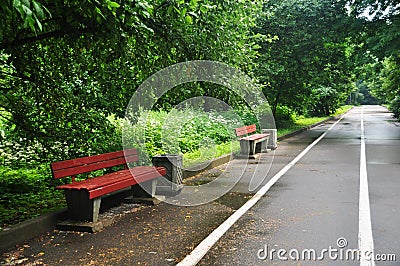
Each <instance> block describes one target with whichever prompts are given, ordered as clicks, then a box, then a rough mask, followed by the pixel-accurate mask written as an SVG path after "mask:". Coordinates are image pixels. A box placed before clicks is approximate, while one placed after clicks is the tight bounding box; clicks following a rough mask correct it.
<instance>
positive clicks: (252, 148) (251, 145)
mask: <svg viewBox="0 0 400 266" xmlns="http://www.w3.org/2000/svg"><path fill="white" fill-rule="evenodd" d="M256 130H257V127H256V125H255V124H253V125H249V126H244V127H239V128H236V129H235V131H236V136H238V137H240V136H244V135H246V136H245V137H241V138H240V139H239V141H240V154H241V155H244V156H250V157H253V156H254V155H255V154H256V152H257V151H260V152H265V151H267V144H268V140H269V136H270V134H259V133H256V134H251V135H249V134H250V133H253V132H255V131H256ZM257 144H258V145H257Z"/></svg>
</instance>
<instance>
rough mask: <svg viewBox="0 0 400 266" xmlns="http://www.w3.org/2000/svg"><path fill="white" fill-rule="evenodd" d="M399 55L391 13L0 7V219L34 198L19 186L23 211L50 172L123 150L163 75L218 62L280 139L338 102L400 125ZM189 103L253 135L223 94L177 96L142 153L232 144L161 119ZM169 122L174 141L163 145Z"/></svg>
mask: <svg viewBox="0 0 400 266" xmlns="http://www.w3.org/2000/svg"><path fill="white" fill-rule="evenodd" d="M399 48H400V5H399V4H398V3H397V1H392V0H389V1H387V0H349V1H336V0H308V1H306V0H269V1H259V0H257V1H250V0H242V1H237V0H216V1H215V0H188V1H184V0H154V1H149V0H138V1H132V0H121V1H112V0H96V1H94V0H88V1H77V0H72V1H60V0H55V1H49V0H4V1H1V2H0V154H1V155H0V161H1V163H2V165H1V167H2V168H1V171H2V175H1V177H0V183H1V187H2V188H3V187H4V189H5V191H9V192H7V193H8V194H7V197H5V196H4V197H2V198H1V204H2V205H1V206H2V207H0V208H3V209H4V208H5V207H4V206H5V205H4V204H9V205H7V206H11V205H10V204H11V203H10V202H11V200H12V199H15V200H16V201H19V200H20V199H21V198H27V199H29V198H31V196H28V194H29V193H28V194H26V193H25V192H26V191H23V192H21V191H14V190H10V187H12V186H13V185H12V184H14V183H15V182H14V181H15V180H17V176H20V178H21V179H18V180H20V181H18V182H21V184H24V185H22V186H21V187H29V189H28V190H30V191H33V192H31V193H30V194H29V195H32V197H33V198H34V197H36V196H37V195H36V194H35V193H36V192H38V191H41V192H43V194H44V195H45V196H46V197H50V196H51V195H53V194H51V195H50V194H46V193H53V191H52V190H49V188H52V187H53V186H54V184H52V181H49V180H50V179H51V177H50V175H49V169H48V163H49V162H52V161H57V160H63V159H69V158H74V157H79V156H84V155H89V154H98V153H103V152H108V151H113V150H119V149H121V148H122V147H121V146H122V144H121V135H122V134H121V131H122V128H123V122H121V121H123V117H124V114H125V110H126V106H127V104H128V102H129V100H130V98H131V96H132V95H133V94H134V92H135V91H136V89H137V88H138V86H139V85H140V84H142V83H143V81H145V80H146V79H147V78H148V77H149V76H151V75H152V74H154V73H155V72H156V71H158V70H161V69H163V68H165V67H168V66H170V65H172V64H175V63H178V62H185V61H189V60H215V61H220V62H223V63H226V64H228V65H230V66H233V67H235V68H237V69H239V70H241V71H243V72H244V73H246V74H248V75H249V76H250V77H251V78H252V79H254V80H257V81H258V82H259V88H260V90H262V92H263V93H264V95H265V96H266V98H267V99H268V101H269V103H270V105H271V109H272V111H273V113H274V115H275V119H276V125H277V127H278V128H280V129H281V128H291V129H294V127H293V126H297V125H295V121H296V120H297V119H298V118H299V116H301V117H308V116H328V115H330V114H333V113H334V112H335V111H336V110H337V109H338V108H339V106H341V105H342V104H344V103H345V102H346V101H347V102H348V103H356V104H371V103H388V104H389V105H390V108H391V110H392V111H393V113H394V114H395V116H396V117H400V78H399V77H400V53H399ZM196 96H209V97H214V98H218V99H220V100H222V101H224V102H226V103H228V104H229V105H230V106H232V107H233V109H234V110H236V112H238V113H239V116H241V117H242V118H243V120H244V121H245V122H246V123H249V124H250V123H254V122H256V121H255V119H254V116H253V114H252V113H251V112H250V111H248V107H249V106H246V105H245V103H244V101H243V99H241V98H240V97H239V96H238V95H236V94H235V93H233V92H232V91H230V90H229V89H227V88H225V87H222V86H217V85H215V84H208V83H201V82H198V83H193V84H183V85H181V86H177V87H176V88H174V89H172V90H170V91H169V92H168V93H166V94H165V95H163V96H162V97H161V98H160V99H159V100H158V101H157V104H156V106H155V108H154V109H155V110H153V111H151V112H150V116H149V120H147V121H145V122H144V124H143V125H140V127H138V128H139V129H140V130H142V129H144V131H145V132H146V144H145V145H144V146H145V147H139V149H146V151H147V152H148V153H149V154H150V155H154V154H157V153H164V152H182V153H186V154H191V155H190V156H189V157H191V156H192V155H193V154H197V153H199V152H200V153H201V149H202V147H203V148H204V147H209V146H212V145H214V144H215V145H217V146H218V145H222V146H224V145H226V144H227V143H229V141H230V140H231V139H232V136H231V134H232V132H231V131H230V129H227V128H226V127H224V126H222V124H224V123H232V124H234V122H232V121H231V120H230V119H231V118H232V117H224V118H218V119H214V120H212V119H211V120H210V117H208V116H205V115H203V114H198V113H187V114H182V115H181V117H180V119H181V120H179V119H178V118H177V120H176V121H175V120H174V121H173V122H171V119H168V114H169V113H170V111H171V110H173V108H174V107H175V106H176V105H177V104H179V103H181V102H182V101H184V100H187V99H189V98H191V97H196ZM193 112H194V111H193ZM178 117H179V116H178ZM188 117H191V118H192V119H190V121H187V119H188ZM185 119H186V120H185ZM219 119H220V120H219ZM166 121H167V124H168V123H169V125H170V126H176V127H179V134H178V133H177V134H170V135H172V136H169V137H170V139H169V143H165V142H164V140H163V139H162V130H163V126H166V125H165V122H166ZM182 121H185V122H182ZM220 122H221V123H222V124H221V123H220ZM174 123H175V124H174ZM133 139H134V136H133ZM208 140H210V142H208ZM211 140H212V141H211ZM137 143H140V142H137ZM210 143H211V144H210ZM207 145H209V146H207ZM203 150H207V149H203ZM38 169H39V170H38ZM43 169H47V170H43ZM3 176H4V177H3ZM35 180H41V182H42V181H44V180H46V181H45V182H43V186H41V185H40V186H37V185H36V181H35ZM24 182H28V183H27V184H26V186H25V183H24ZM49 191H50V192H49ZM54 193H56V192H54ZM17 194H21V195H25V197H23V196H21V198H18V197H19V196H16V195H17ZM39 194H40V193H39ZM13 195H14V196H13ZM57 195H58V194H57ZM56 198H57V197H56ZM57 199H58V198H57ZM38 200H39V199H38ZM56 202H57V201H56ZM26 205H29V204H28V203H27V204H26ZM53 206H54V204H51V206H48V207H49V208H52V207H53ZM7 208H8V207H7ZM0 212H2V210H0ZM11 216H12V217H16V216H18V217H19V216H20V217H22V216H23V215H22V214H16V215H14V214H11V215H10V217H9V218H7V219H8V220H9V221H11V220H18V218H11ZM7 217H8V216H7Z"/></svg>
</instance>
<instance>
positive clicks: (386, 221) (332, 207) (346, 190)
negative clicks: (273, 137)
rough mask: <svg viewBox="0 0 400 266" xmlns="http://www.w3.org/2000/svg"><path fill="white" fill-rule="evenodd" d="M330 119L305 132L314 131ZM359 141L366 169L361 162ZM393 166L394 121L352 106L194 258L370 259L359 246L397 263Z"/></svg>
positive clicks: (377, 110) (399, 148)
mask: <svg viewBox="0 0 400 266" xmlns="http://www.w3.org/2000/svg"><path fill="white" fill-rule="evenodd" d="M362 120H363V123H362V122H361V121H362ZM361 124H363V127H364V131H362V126H361ZM329 126H330V125H329V124H326V125H324V126H321V127H318V128H315V129H314V130H312V131H311V132H308V133H307V134H303V136H304V137H306V136H307V137H312V136H315V137H316V136H317V135H319V134H320V133H322V132H323V131H325V130H327V129H328V127H329ZM363 134H365V135H363ZM291 141H293V140H289V142H291ZM298 141H299V140H298V139H297V140H295V142H298ZM363 141H365V147H366V171H362V170H361V169H360V164H361V163H360V157H361V153H362V150H361V143H362V142H363ZM399 170H400V127H399V124H398V123H397V124H396V123H395V121H394V120H393V119H392V118H391V114H390V113H388V112H387V110H386V109H385V108H383V107H377V106H367V107H363V108H362V107H357V108H354V109H353V110H352V111H351V112H350V113H348V114H347V116H346V117H345V118H344V119H343V120H342V121H340V123H338V124H337V125H336V126H335V127H334V128H332V130H331V131H329V132H328V133H327V135H326V136H325V137H324V138H323V139H322V140H321V141H320V142H319V143H318V144H316V146H314V147H313V148H312V149H311V150H310V151H309V152H308V153H307V154H306V155H305V156H304V157H303V158H302V159H300V161H299V162H298V163H297V164H295V165H294V166H293V167H292V168H291V169H290V170H289V171H288V172H287V173H286V174H285V175H284V176H283V177H282V178H281V179H280V180H279V181H278V182H277V183H276V184H275V185H274V186H273V187H272V188H271V189H270V190H269V191H268V192H267V194H266V196H265V197H263V198H262V199H261V200H260V201H259V202H258V203H257V204H256V206H254V207H253V208H252V209H251V210H250V211H249V212H247V213H246V214H245V215H244V216H243V217H242V218H241V219H239V221H238V223H237V224H236V225H235V226H234V227H233V228H231V229H230V230H229V231H228V232H227V234H226V235H224V236H223V237H222V238H221V239H220V240H219V241H218V242H217V243H216V244H215V246H214V247H212V248H211V250H210V251H209V252H208V253H207V254H206V255H205V257H204V258H203V259H202V260H201V261H200V263H199V265H374V263H373V262H371V261H369V260H368V258H367V257H365V258H364V260H363V259H361V262H360V261H359V260H358V257H357V260H354V259H353V257H352V254H355V255H358V253H355V252H358V249H359V248H361V251H363V252H369V251H374V252H375V253H374V256H376V259H377V261H376V265H400V230H398V227H399V225H400V193H399V191H400V174H399V173H400V171H399ZM270 175H274V173H271V174H270ZM360 180H364V181H361V182H360ZM366 180H368V181H367V182H368V184H366V183H365V181H366ZM368 188H369V193H368V191H367V193H366V194H365V195H366V197H364V198H363V197H362V196H360V194H362V193H363V192H362V191H363V190H364V192H365V189H368ZM368 201H369V202H370V204H368ZM368 205H369V206H368ZM360 209H361V210H363V211H360ZM370 218H371V219H370ZM368 225H369V226H368ZM360 243H361V244H360ZM359 245H361V246H359ZM370 247H372V250H371V248H370ZM373 247H374V248H373ZM324 249H326V250H324ZM274 250H275V251H274ZM278 250H282V251H280V252H281V253H278ZM329 250H331V251H329ZM313 251H315V252H316V253H315V255H314V253H312V252H313ZM363 252H361V253H363ZM303 254H304V255H303ZM368 255H369V253H368V254H366V256H368ZM314 256H315V257H314ZM395 257H396V259H397V261H391V262H388V261H386V262H379V261H378V260H394V259H395ZM310 258H311V259H310ZM314 258H315V259H316V260H314ZM319 259H320V260H319Z"/></svg>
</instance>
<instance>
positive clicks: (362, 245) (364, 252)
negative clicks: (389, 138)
mask: <svg viewBox="0 0 400 266" xmlns="http://www.w3.org/2000/svg"><path fill="white" fill-rule="evenodd" d="M358 249H359V251H360V254H361V258H360V265H361V266H367V265H368V266H374V265H375V261H374V260H373V258H374V239H373V237H372V226H371V210H370V205H369V192H368V174H367V159H366V152H365V128H364V107H362V109H361V152H360V199H359V206H358Z"/></svg>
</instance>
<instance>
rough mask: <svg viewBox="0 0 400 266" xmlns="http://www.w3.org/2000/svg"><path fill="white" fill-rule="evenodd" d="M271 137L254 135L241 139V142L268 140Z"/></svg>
mask: <svg viewBox="0 0 400 266" xmlns="http://www.w3.org/2000/svg"><path fill="white" fill-rule="evenodd" d="M268 137H269V134H254V135H250V136H247V137H244V138H241V140H261V139H267V138H268Z"/></svg>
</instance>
